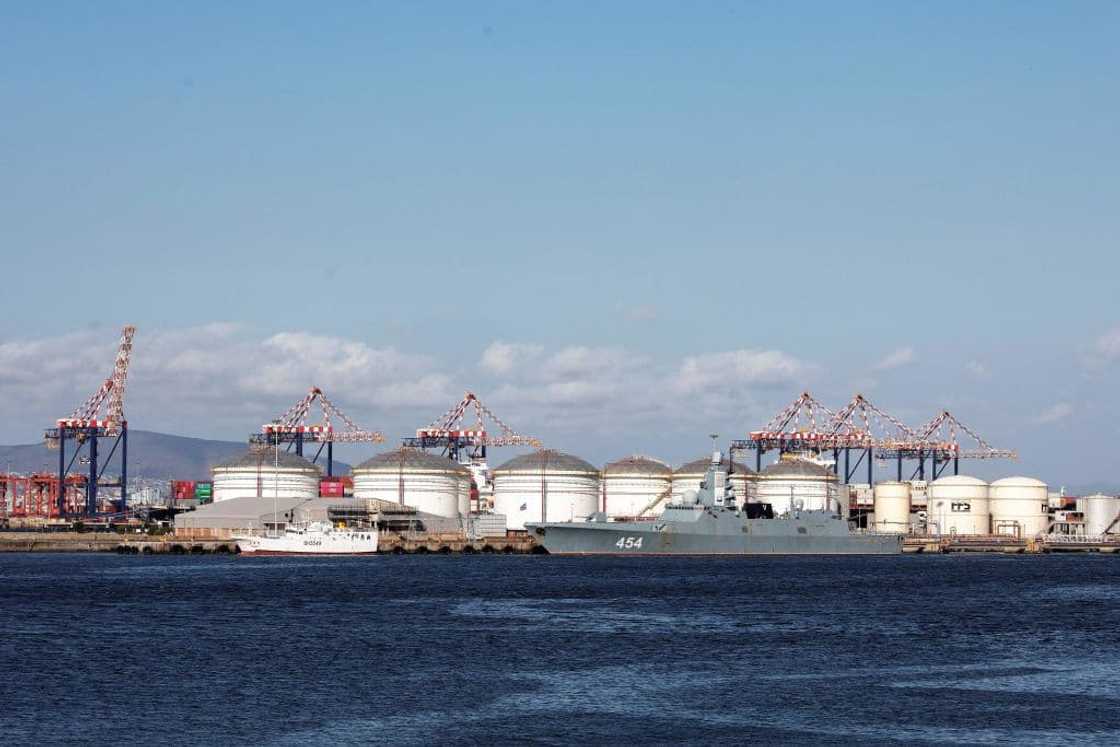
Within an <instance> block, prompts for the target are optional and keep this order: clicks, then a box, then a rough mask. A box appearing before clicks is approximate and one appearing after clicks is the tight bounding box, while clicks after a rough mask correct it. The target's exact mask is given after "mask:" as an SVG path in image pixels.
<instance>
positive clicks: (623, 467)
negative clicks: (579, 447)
mask: <svg viewBox="0 0 1120 747" xmlns="http://www.w3.org/2000/svg"><path fill="white" fill-rule="evenodd" d="M603 474H605V475H648V474H654V475H661V476H665V477H668V476H669V475H671V474H673V468H672V467H670V466H669V465H668V464H665V462H662V461H660V460H658V459H654V458H653V457H648V456H642V455H641V454H631V455H630V456H626V457H622V458H621V459H616V460H615V461H613V462H608V463H607V464H606V465H605V466H604V467H603Z"/></svg>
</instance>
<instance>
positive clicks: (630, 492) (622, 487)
mask: <svg viewBox="0 0 1120 747" xmlns="http://www.w3.org/2000/svg"><path fill="white" fill-rule="evenodd" d="M672 480H673V469H672V468H671V467H670V466H669V465H667V464H665V463H664V462H662V461H659V460H657V459H654V458H652V457H647V456H641V455H638V454H634V455H632V456H628V457H624V458H622V459H618V460H616V461H613V462H610V463H609V464H607V465H606V466H604V467H603V482H602V486H603V501H602V506H601V509H602V511H603V512H604V513H606V514H607V516H608V517H609V518H612V519H613V518H619V517H633V516H638V515H639V514H643V512H644V514H643V515H645V516H656V515H657V514H660V513H661V510H662V509H663V508H664V507H665V503H666V502H667V501H668V498H669V492H670V488H671V485H672Z"/></svg>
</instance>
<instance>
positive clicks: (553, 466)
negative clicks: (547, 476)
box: [493, 449, 599, 475]
mask: <svg viewBox="0 0 1120 747" xmlns="http://www.w3.org/2000/svg"><path fill="white" fill-rule="evenodd" d="M541 470H544V471H546V472H580V473H585V474H594V475H598V474H599V469H598V468H597V467H596V466H595V465H593V464H591V463H590V462H586V461H584V460H583V459H580V458H579V457H577V456H573V455H571V454H565V453H564V452H562V451H556V450H555V449H539V450H537V451H534V452H532V453H530V454H522V455H521V456H516V457H514V458H513V459H510V460H509V461H508V462H506V463H505V464H502V465H500V466H498V467H495V468H494V470H493V473H494V474H495V475H496V474H498V473H501V472H506V473H509V472H540V471H541Z"/></svg>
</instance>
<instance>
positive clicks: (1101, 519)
mask: <svg viewBox="0 0 1120 747" xmlns="http://www.w3.org/2000/svg"><path fill="white" fill-rule="evenodd" d="M1078 504H1079V506H1078V507H1079V508H1080V509H1081V513H1082V514H1084V515H1085V534H1088V535H1091V536H1094V537H1099V536H1100V535H1102V534H1104V533H1105V532H1108V533H1109V534H1118V535H1120V520H1118V517H1120V498H1118V497H1116V496H1113V495H1100V494H1099V493H1098V494H1097V495H1089V496H1086V497H1084V498H1081V499H1080V500H1079V501H1078Z"/></svg>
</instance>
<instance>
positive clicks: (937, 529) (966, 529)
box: [926, 475, 991, 534]
mask: <svg viewBox="0 0 1120 747" xmlns="http://www.w3.org/2000/svg"><path fill="white" fill-rule="evenodd" d="M926 493H927V501H928V506H927V514H928V518H927V522H928V525H929V530H930V532H931V533H933V534H990V533H991V529H990V527H989V521H990V515H989V512H988V483H986V482H984V481H983V480H980V479H978V478H975V477H968V476H967V475H950V476H948V477H942V478H940V479H938V480H934V481H933V482H931V483H929V486H928V488H927V491H926Z"/></svg>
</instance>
